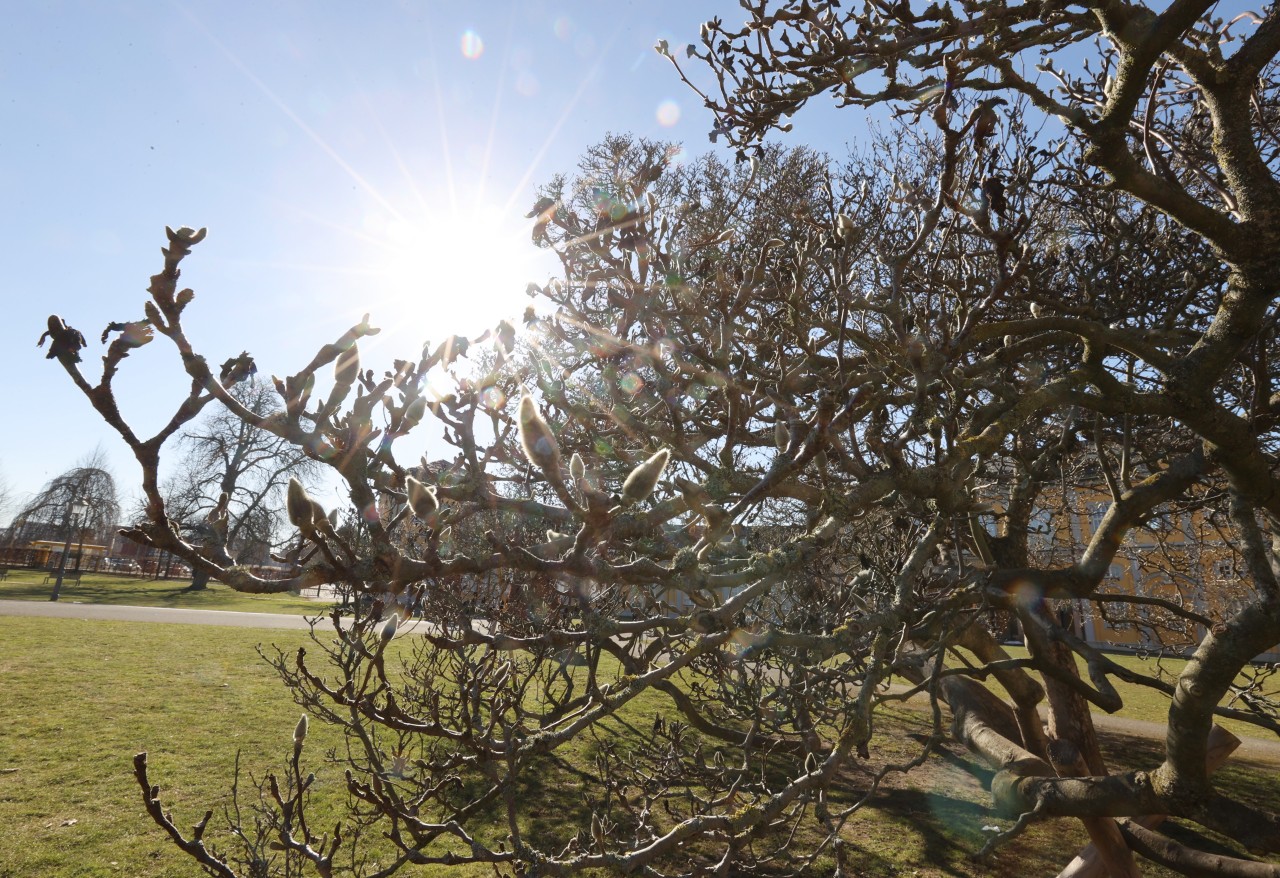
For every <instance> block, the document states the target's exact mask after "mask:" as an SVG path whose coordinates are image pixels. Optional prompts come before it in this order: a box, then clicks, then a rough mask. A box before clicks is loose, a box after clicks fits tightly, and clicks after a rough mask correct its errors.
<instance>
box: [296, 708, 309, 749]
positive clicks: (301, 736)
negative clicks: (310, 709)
mask: <svg viewBox="0 0 1280 878" xmlns="http://www.w3.org/2000/svg"><path fill="white" fill-rule="evenodd" d="M306 739H307V715H306V714H305V713H304V714H303V715H302V719H300V720H298V724H297V725H296V726H294V727H293V746H295V747H301V746H302V742H303V741H305V740H306Z"/></svg>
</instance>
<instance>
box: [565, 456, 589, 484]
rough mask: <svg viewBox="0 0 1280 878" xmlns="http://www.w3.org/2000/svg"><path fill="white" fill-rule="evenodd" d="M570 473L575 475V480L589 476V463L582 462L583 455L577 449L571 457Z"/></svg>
mask: <svg viewBox="0 0 1280 878" xmlns="http://www.w3.org/2000/svg"><path fill="white" fill-rule="evenodd" d="M569 475H571V476H573V480H574V481H575V482H580V481H582V480H583V479H584V478H586V476H587V465H586V464H585V463H583V462H582V455H581V454H579V453H578V452H576V451H575V452H574V453H573V457H571V458H569Z"/></svg>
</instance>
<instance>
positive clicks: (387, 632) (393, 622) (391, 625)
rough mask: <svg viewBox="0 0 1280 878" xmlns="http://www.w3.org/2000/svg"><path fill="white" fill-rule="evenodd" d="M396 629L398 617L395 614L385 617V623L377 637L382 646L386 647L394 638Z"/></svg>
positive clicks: (398, 625) (398, 622)
mask: <svg viewBox="0 0 1280 878" xmlns="http://www.w3.org/2000/svg"><path fill="white" fill-rule="evenodd" d="M398 627H400V617H399V616H398V615H396V614H395V613H392V614H391V615H390V616H389V617H387V623H386V624H385V625H383V626H382V631H381V633H379V635H378V638H379V639H380V640H381V641H382V645H383V646H386V645H387V644H388V643H390V642H391V638H393V637H395V636H396V629H397V628H398Z"/></svg>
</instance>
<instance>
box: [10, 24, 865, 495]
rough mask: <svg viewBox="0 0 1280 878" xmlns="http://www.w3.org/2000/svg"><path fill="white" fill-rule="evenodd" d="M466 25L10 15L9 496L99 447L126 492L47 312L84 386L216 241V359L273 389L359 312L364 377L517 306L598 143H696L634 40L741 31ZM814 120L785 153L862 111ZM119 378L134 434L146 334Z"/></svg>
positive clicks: (694, 112) (160, 404) (173, 376)
mask: <svg viewBox="0 0 1280 878" xmlns="http://www.w3.org/2000/svg"><path fill="white" fill-rule="evenodd" d="M463 7H464V4H458V3H439V2H432V3H415V2H401V3H390V2H387V3H360V4H355V3H345V2H307V3H302V2H265V3H247V2H244V3H223V4H211V3H161V2H145V3H144V2H138V3H124V2H106V0H94V2H42V3H28V4H17V5H14V6H12V7H10V8H9V9H7V10H6V16H7V19H6V24H5V27H4V28H3V29H2V30H0V199H3V203H4V205H5V209H4V210H3V211H0V258H2V259H3V275H2V277H3V280H0V283H2V284H3V290H4V293H3V295H4V301H5V306H6V307H5V311H6V314H7V317H8V319H7V320H6V321H5V322H4V324H3V326H2V327H0V338H2V340H3V344H0V368H2V369H3V375H4V376H5V377H4V379H3V381H2V382H0V404H2V406H3V411H4V412H5V414H6V418H5V422H6V423H5V429H4V430H3V432H2V433H0V473H3V475H4V477H5V478H6V479H7V481H8V482H9V484H10V486H11V487H12V488H13V489H15V491H16V492H18V493H19V494H22V493H26V492H33V491H36V490H38V489H39V488H40V486H41V485H42V484H43V483H44V482H45V481H46V480H47V479H48V478H51V477H53V476H55V475H57V474H58V473H60V472H62V471H64V470H65V469H67V468H68V467H70V466H72V465H74V463H75V462H76V460H77V459H78V458H80V457H81V456H83V455H84V454H85V453H87V452H89V451H91V450H92V449H93V448H94V446H95V445H97V444H99V443H101V444H102V446H103V448H104V449H105V450H106V451H107V453H108V455H109V457H110V459H111V461H112V465H113V469H114V472H115V474H116V476H117V479H118V481H119V482H120V484H121V485H122V486H123V487H124V488H125V489H126V490H132V486H133V485H135V484H136V483H137V482H138V470H137V466H136V464H135V463H134V461H133V459H132V457H131V455H130V454H129V453H128V451H127V449H126V447H125V446H124V444H123V443H122V442H120V441H119V440H118V439H117V438H116V437H115V435H114V434H113V433H112V432H111V431H110V430H109V429H108V428H106V427H105V426H104V425H102V424H101V422H100V420H99V419H98V418H97V416H96V415H95V414H94V413H93V411H92V410H91V409H90V408H89V405H88V403H87V401H86V400H85V399H84V398H83V397H82V396H81V395H80V394H79V392H78V391H77V390H76V389H75V388H74V387H73V385H72V384H71V383H70V381H69V380H68V379H67V377H66V375H65V374H64V373H63V371H62V370H61V368H59V367H58V366H57V365H56V364H55V363H53V362H50V361H46V360H44V359H43V353H44V352H43V351H38V350H37V349H36V347H35V342H36V339H37V337H38V336H39V335H40V333H41V332H42V331H43V329H44V324H45V321H46V318H47V317H48V315H49V314H51V313H58V314H61V315H62V316H63V317H64V318H66V319H67V320H68V322H70V323H71V324H72V325H73V326H75V327H77V328H78V329H80V330H81V331H82V332H83V333H84V334H85V336H86V337H87V338H88V339H89V340H90V347H89V349H88V350H87V351H85V354H86V356H85V367H86V369H85V371H86V373H87V375H88V377H89V378H90V380H91V381H94V380H96V377H97V375H98V374H99V373H100V360H99V359H98V358H99V357H100V356H101V353H102V352H103V350H104V349H103V347H102V346H100V345H99V344H98V336H99V335H100V333H101V331H102V329H103V327H104V326H106V324H107V323H108V322H110V321H113V320H132V319H137V318H139V317H140V316H141V313H142V312H141V307H142V302H143V300H144V297H145V293H144V289H145V287H146V285H147V282H148V277H149V276H150V275H151V274H153V273H154V272H155V271H156V270H157V269H158V268H159V265H160V257H159V247H160V246H161V244H162V243H163V240H164V226H165V225H166V224H169V225H172V226H175V227H176V226H178V225H183V224H186V225H191V226H208V227H209V230H210V231H209V237H208V238H207V240H206V241H205V242H204V243H203V244H201V245H200V246H199V247H198V248H197V249H196V251H195V253H194V255H193V256H192V257H191V258H190V259H189V260H188V261H187V263H186V268H185V271H184V277H183V281H184V283H185V284H186V285H188V286H191V287H192V288H194V289H195V291H196V295H197V298H196V301H195V303H194V304H193V305H192V307H191V308H190V309H189V310H188V312H187V313H188V329H189V331H190V333H191V334H192V336H193V338H194V340H195V342H196V345H197V348H198V349H200V350H202V351H203V352H204V353H205V354H206V355H207V356H208V357H209V358H210V360H212V361H214V362H215V363H217V362H221V361H222V360H223V359H224V358H226V357H228V356H233V355H235V354H237V353H239V352H240V350H241V349H247V350H249V351H250V352H252V353H253V354H254V355H255V356H256V357H257V360H258V363H259V366H260V368H261V369H262V370H263V371H264V372H265V373H267V374H271V373H276V374H280V375H284V374H286V373H290V372H293V371H295V370H296V369H297V368H298V367H299V366H301V365H302V364H303V363H304V362H305V361H306V360H307V359H309V358H310V356H311V355H312V354H313V353H314V352H315V350H316V348H317V347H319V346H320V345H321V344H323V343H325V342H327V341H330V340H332V339H333V338H335V337H336V336H337V335H338V334H340V333H341V332H342V331H343V330H344V329H345V328H346V327H347V326H349V325H350V324H351V323H352V322H353V321H355V320H358V319H359V318H360V315H361V314H363V313H365V312H372V315H373V318H372V322H373V323H374V324H375V325H380V326H383V327H386V330H387V331H385V332H384V333H383V335H381V336H379V337H378V339H376V340H374V341H375V342H376V343H375V344H370V345H363V346H362V352H363V354H364V359H365V361H366V365H369V366H375V367H380V366H382V365H385V364H388V363H389V362H390V360H391V359H392V358H393V357H396V356H412V355H413V354H414V353H415V352H416V351H417V350H418V349H419V347H420V345H421V344H422V342H423V341H425V340H428V339H430V340H433V341H439V340H440V339H442V338H443V337H445V336H446V335H450V334H452V333H453V332H455V331H458V332H465V333H469V334H475V333H478V332H480V331H482V330H483V329H484V328H485V327H486V326H491V325H493V323H494V322H496V320H498V319H499V318H500V317H503V316H509V315H518V314H519V313H520V312H521V311H522V310H523V308H524V306H525V304H526V303H527V301H528V300H527V299H526V298H525V297H524V287H525V283H526V282H527V281H528V280H533V279H539V278H541V279H545V277H546V276H547V274H548V272H549V271H550V270H551V266H550V265H549V264H548V263H547V262H546V261H545V256H542V257H540V256H539V253H538V251H536V250H535V249H534V248H533V247H532V246H531V245H530V244H529V243H528V240H529V237H528V232H529V221H528V220H525V219H524V217H523V214H524V213H525V211H526V210H527V209H528V208H529V206H530V205H531V204H532V202H533V199H534V191H535V189H536V187H537V185H538V184H539V183H541V182H544V181H546V180H547V179H548V178H549V177H550V176H551V175H552V174H554V173H555V172H557V171H561V170H568V169H569V168H571V167H572V165H573V163H574V161H575V160H576V158H577V156H578V155H579V154H580V153H581V152H582V151H583V150H584V148H585V147H587V146H588V145H590V144H591V143H593V142H595V141H597V140H598V139H600V137H601V136H602V135H603V134H605V133H606V132H609V131H618V132H621V131H632V132H635V133H637V134H641V135H646V136H650V137H657V138H668V139H672V140H676V141H680V142H683V143H684V144H685V147H686V149H687V150H689V151H690V152H691V153H695V154H696V153H700V152H703V151H705V150H707V149H710V148H712V147H711V145H710V144H709V142H708V140H707V136H706V135H707V131H708V130H709V128H710V126H711V121H710V115H709V114H708V113H707V111H706V110H704V109H703V108H702V107H701V106H700V105H699V103H698V101H697V98H696V96H695V95H693V93H692V92H690V91H688V90H687V89H686V88H685V87H684V86H683V85H682V84H681V83H680V82H679V81H678V79H677V77H676V76H675V73H674V71H673V70H671V68H670V67H669V65H668V64H667V62H666V61H665V60H664V59H662V58H660V57H658V56H657V55H656V54H655V53H654V52H653V49H652V47H653V45H654V43H655V42H656V41H657V40H658V39H660V38H662V39H667V40H668V41H669V42H670V44H671V47H672V49H673V50H674V51H677V52H680V49H681V47H682V46H683V44H684V43H686V42H688V41H690V40H693V39H696V37H697V34H698V30H699V26H700V24H701V22H702V21H703V20H704V19H706V18H710V17H711V16H713V15H720V16H722V17H723V18H725V19H726V20H728V21H734V20H738V19H740V18H741V17H742V13H741V10H740V9H739V7H738V4H737V3H736V2H719V0H718V2H699V3H690V2H674V0H647V2H630V3H624V2H615V0H610V2H607V3H587V2H560V3H556V2H536V0H534V2H485V3H475V4H472V5H471V8H469V9H467V10H465V11H464V10H463ZM680 54H682V52H680ZM693 63H694V66H693V68H692V70H693V71H694V72H695V73H697V74H698V75H699V76H703V77H704V78H705V75H706V74H705V72H704V71H703V70H702V69H701V68H700V67H698V66H697V64H696V62H693ZM814 110H816V112H813V111H811V112H809V113H807V114H801V117H799V118H798V121H799V122H800V124H799V125H797V131H796V133H795V134H794V135H793V138H795V139H794V140H793V142H805V143H809V144H811V145H815V146H818V147H820V148H826V149H830V150H833V151H834V150H839V149H840V148H841V147H842V146H843V144H844V142H845V140H847V139H850V138H851V136H852V135H851V133H849V129H848V127H847V126H852V125H854V124H855V122H856V121H857V119H856V118H855V117H856V116H857V114H854V113H843V114H839V116H838V117H837V116H833V115H832V113H831V112H827V107H821V108H819V107H815V108H814ZM833 118H838V119H839V120H840V125H836V124H834V123H832V121H831V120H832V119H833ZM841 125H842V126H846V127H845V128H842V127H840V126H841ZM802 126H804V127H802ZM118 386H119V388H120V395H121V403H122V409H123V410H124V412H125V414H126V418H127V419H129V420H131V421H132V422H134V423H135V424H136V426H137V428H138V430H139V431H140V432H142V433H144V434H148V435H149V434H150V433H151V432H153V431H154V430H155V429H156V428H157V427H158V426H159V425H160V424H161V423H163V421H164V420H166V419H167V418H168V416H169V415H170V414H171V412H172V410H173V408H174V407H175V406H176V404H177V402H178V401H179V400H180V399H181V397H182V395H183V394H184V392H185V387H186V382H185V381H184V380H183V375H182V372H181V368H180V364H179V363H178V360H177V357H176V355H175V354H174V353H173V351H172V349H171V348H170V347H169V345H168V343H167V342H166V341H165V340H163V339H160V340H158V341H157V342H156V343H153V344H152V345H150V346H148V347H147V348H144V349H142V350H140V351H139V352H137V353H136V354H135V356H134V357H132V358H131V359H130V360H129V361H126V363H125V366H124V368H123V370H122V373H121V378H120V379H119V381H118ZM11 511H12V510H11Z"/></svg>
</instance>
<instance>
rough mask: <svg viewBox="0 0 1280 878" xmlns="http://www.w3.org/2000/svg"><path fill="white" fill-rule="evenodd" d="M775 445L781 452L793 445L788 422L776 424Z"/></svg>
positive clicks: (774, 426) (774, 431)
mask: <svg viewBox="0 0 1280 878" xmlns="http://www.w3.org/2000/svg"><path fill="white" fill-rule="evenodd" d="M773 444H774V445H776V446H778V450H779V451H786V450H787V446H788V445H790V444H791V431H790V430H789V429H787V422H786V421H775V422H774V424H773Z"/></svg>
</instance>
